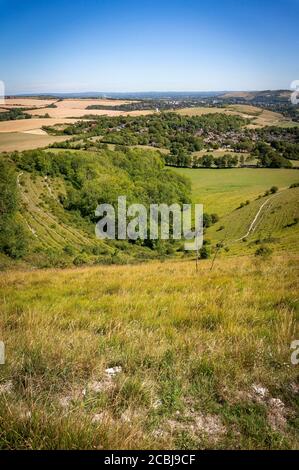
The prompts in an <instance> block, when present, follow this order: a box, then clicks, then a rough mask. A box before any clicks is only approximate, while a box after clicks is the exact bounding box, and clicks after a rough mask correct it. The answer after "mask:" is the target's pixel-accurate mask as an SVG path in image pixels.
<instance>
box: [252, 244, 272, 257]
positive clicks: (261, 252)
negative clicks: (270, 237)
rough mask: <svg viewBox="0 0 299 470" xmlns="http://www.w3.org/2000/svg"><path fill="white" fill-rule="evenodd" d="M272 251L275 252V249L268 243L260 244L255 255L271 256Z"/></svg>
mask: <svg viewBox="0 0 299 470" xmlns="http://www.w3.org/2000/svg"><path fill="white" fill-rule="evenodd" d="M272 253H273V250H272V249H271V248H269V247H268V246H266V245H263V246H260V247H259V248H258V249H257V250H256V252H255V256H261V257H263V258H267V257H269V256H271V254H272Z"/></svg>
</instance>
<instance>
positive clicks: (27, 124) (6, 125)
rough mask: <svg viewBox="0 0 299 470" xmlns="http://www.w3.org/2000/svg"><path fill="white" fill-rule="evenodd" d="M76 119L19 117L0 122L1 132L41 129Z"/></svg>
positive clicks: (68, 122)
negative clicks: (14, 119)
mask: <svg viewBox="0 0 299 470" xmlns="http://www.w3.org/2000/svg"><path fill="white" fill-rule="evenodd" d="M76 121H77V119H50V118H49V119H47V118H44V119H38V118H36V119H19V120H16V121H2V122H0V133H1V132H26V131H35V130H36V129H41V128H42V127H43V126H55V125H56V124H72V123H74V122H76Z"/></svg>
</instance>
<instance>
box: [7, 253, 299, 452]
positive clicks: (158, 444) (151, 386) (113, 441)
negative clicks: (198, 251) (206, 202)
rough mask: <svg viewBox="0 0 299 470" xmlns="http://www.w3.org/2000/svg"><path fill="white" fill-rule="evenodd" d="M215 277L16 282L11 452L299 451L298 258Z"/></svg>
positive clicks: (17, 276) (10, 320)
mask: <svg viewBox="0 0 299 470" xmlns="http://www.w3.org/2000/svg"><path fill="white" fill-rule="evenodd" d="M210 266H211V263H210V261H206V262H202V263H201V265H200V271H199V273H198V274H196V271H195V265H194V263H193V262H180V263H178V262H170V263H169V262H167V263H157V262H154V263H150V264H147V265H142V266H129V267H128V266H126V267H122V266H118V267H116V266H107V267H97V268H78V269H75V270H74V269H72V270H63V271H61V270H47V271H38V270H36V271H32V272H28V271H27V272H22V271H19V272H7V273H6V276H5V278H1V281H0V286H1V295H2V296H3V298H5V302H3V303H2V305H1V338H2V339H3V340H4V341H5V344H6V357H7V360H6V364H5V366H1V369H0V374H1V375H0V392H1V393H0V442H1V448H3V449H10V448H18V449H21V448H22V449H31V448H35V449H41V448H43V449H47V448H52V449H57V448H72V449H76V448H106V449H107V448H124V449H136V448H137V449H138V448H148V449H149V448H157V449H159V448H164V449H165V448H180V449H189V448H234V449H236V448H242V449H262V448H263V449H276V448H295V447H298V420H296V413H298V408H296V407H297V405H298V403H297V405H296V391H298V385H297V384H296V376H297V368H296V367H295V366H292V365H291V363H290V353H291V352H290V344H291V341H292V340H294V339H296V338H297V337H298V330H297V331H296V326H295V319H296V316H298V298H297V297H298V296H297V293H296V291H297V290H298V282H297V280H298V272H297V267H298V259H295V258H290V257H288V256H283V257H282V258H275V259H273V260H272V262H270V261H257V260H256V259H250V258H245V257H243V258H233V259H225V260H217V263H216V265H215V267H214V270H213V271H212V272H211V271H210ZM113 367H117V369H115V370H112V371H111V370H110V371H109V370H108V371H106V369H108V368H113ZM297 396H298V395H297Z"/></svg>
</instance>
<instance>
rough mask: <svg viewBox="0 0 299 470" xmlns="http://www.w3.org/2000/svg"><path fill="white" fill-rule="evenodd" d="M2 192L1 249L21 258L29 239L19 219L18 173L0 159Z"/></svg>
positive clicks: (0, 205) (0, 202)
mask: <svg viewBox="0 0 299 470" xmlns="http://www.w3.org/2000/svg"><path fill="white" fill-rule="evenodd" d="M0 194H1V198H0V251H1V252H3V253H5V254H7V255H8V256H11V257H12V258H20V257H21V256H22V255H23V254H24V253H25V251H26V247H27V240H26V234H25V231H24V229H23V226H22V224H21V223H20V221H19V220H18V209H19V198H18V188H17V177H16V173H15V171H14V169H13V167H12V165H10V164H9V163H8V162H6V161H0Z"/></svg>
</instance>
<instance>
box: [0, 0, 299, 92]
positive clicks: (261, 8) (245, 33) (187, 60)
mask: <svg viewBox="0 0 299 470" xmlns="http://www.w3.org/2000/svg"><path fill="white" fill-rule="evenodd" d="M298 17H299V0H276V1H275V0H273V1H269V0H247V1H244V0H238V1H237V0H234V1H233V0H222V1H220V0H214V1H213V0H210V1H206V0H204V1H201V0H160V1H157V0H152V1H149V0H139V1H136V0H122V1H121V0H98V1H96V0H90V1H88V0H86V1H82V0H76V1H69V0H59V1H57V0H52V1H33V0H27V1H23V0H21V1H20V0H8V1H6V0H0V47H1V49H0V80H3V81H4V82H5V85H6V93H18V92H19V93H23V92H33V93H37V92H78V91H104V92H109V91H112V92H113V91H169V90H171V91H204V90H256V89H266V88H270V89H276V88H289V86H290V83H291V82H292V81H293V80H296V79H299V60H298V50H299V47H298V46H299V37H298Z"/></svg>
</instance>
